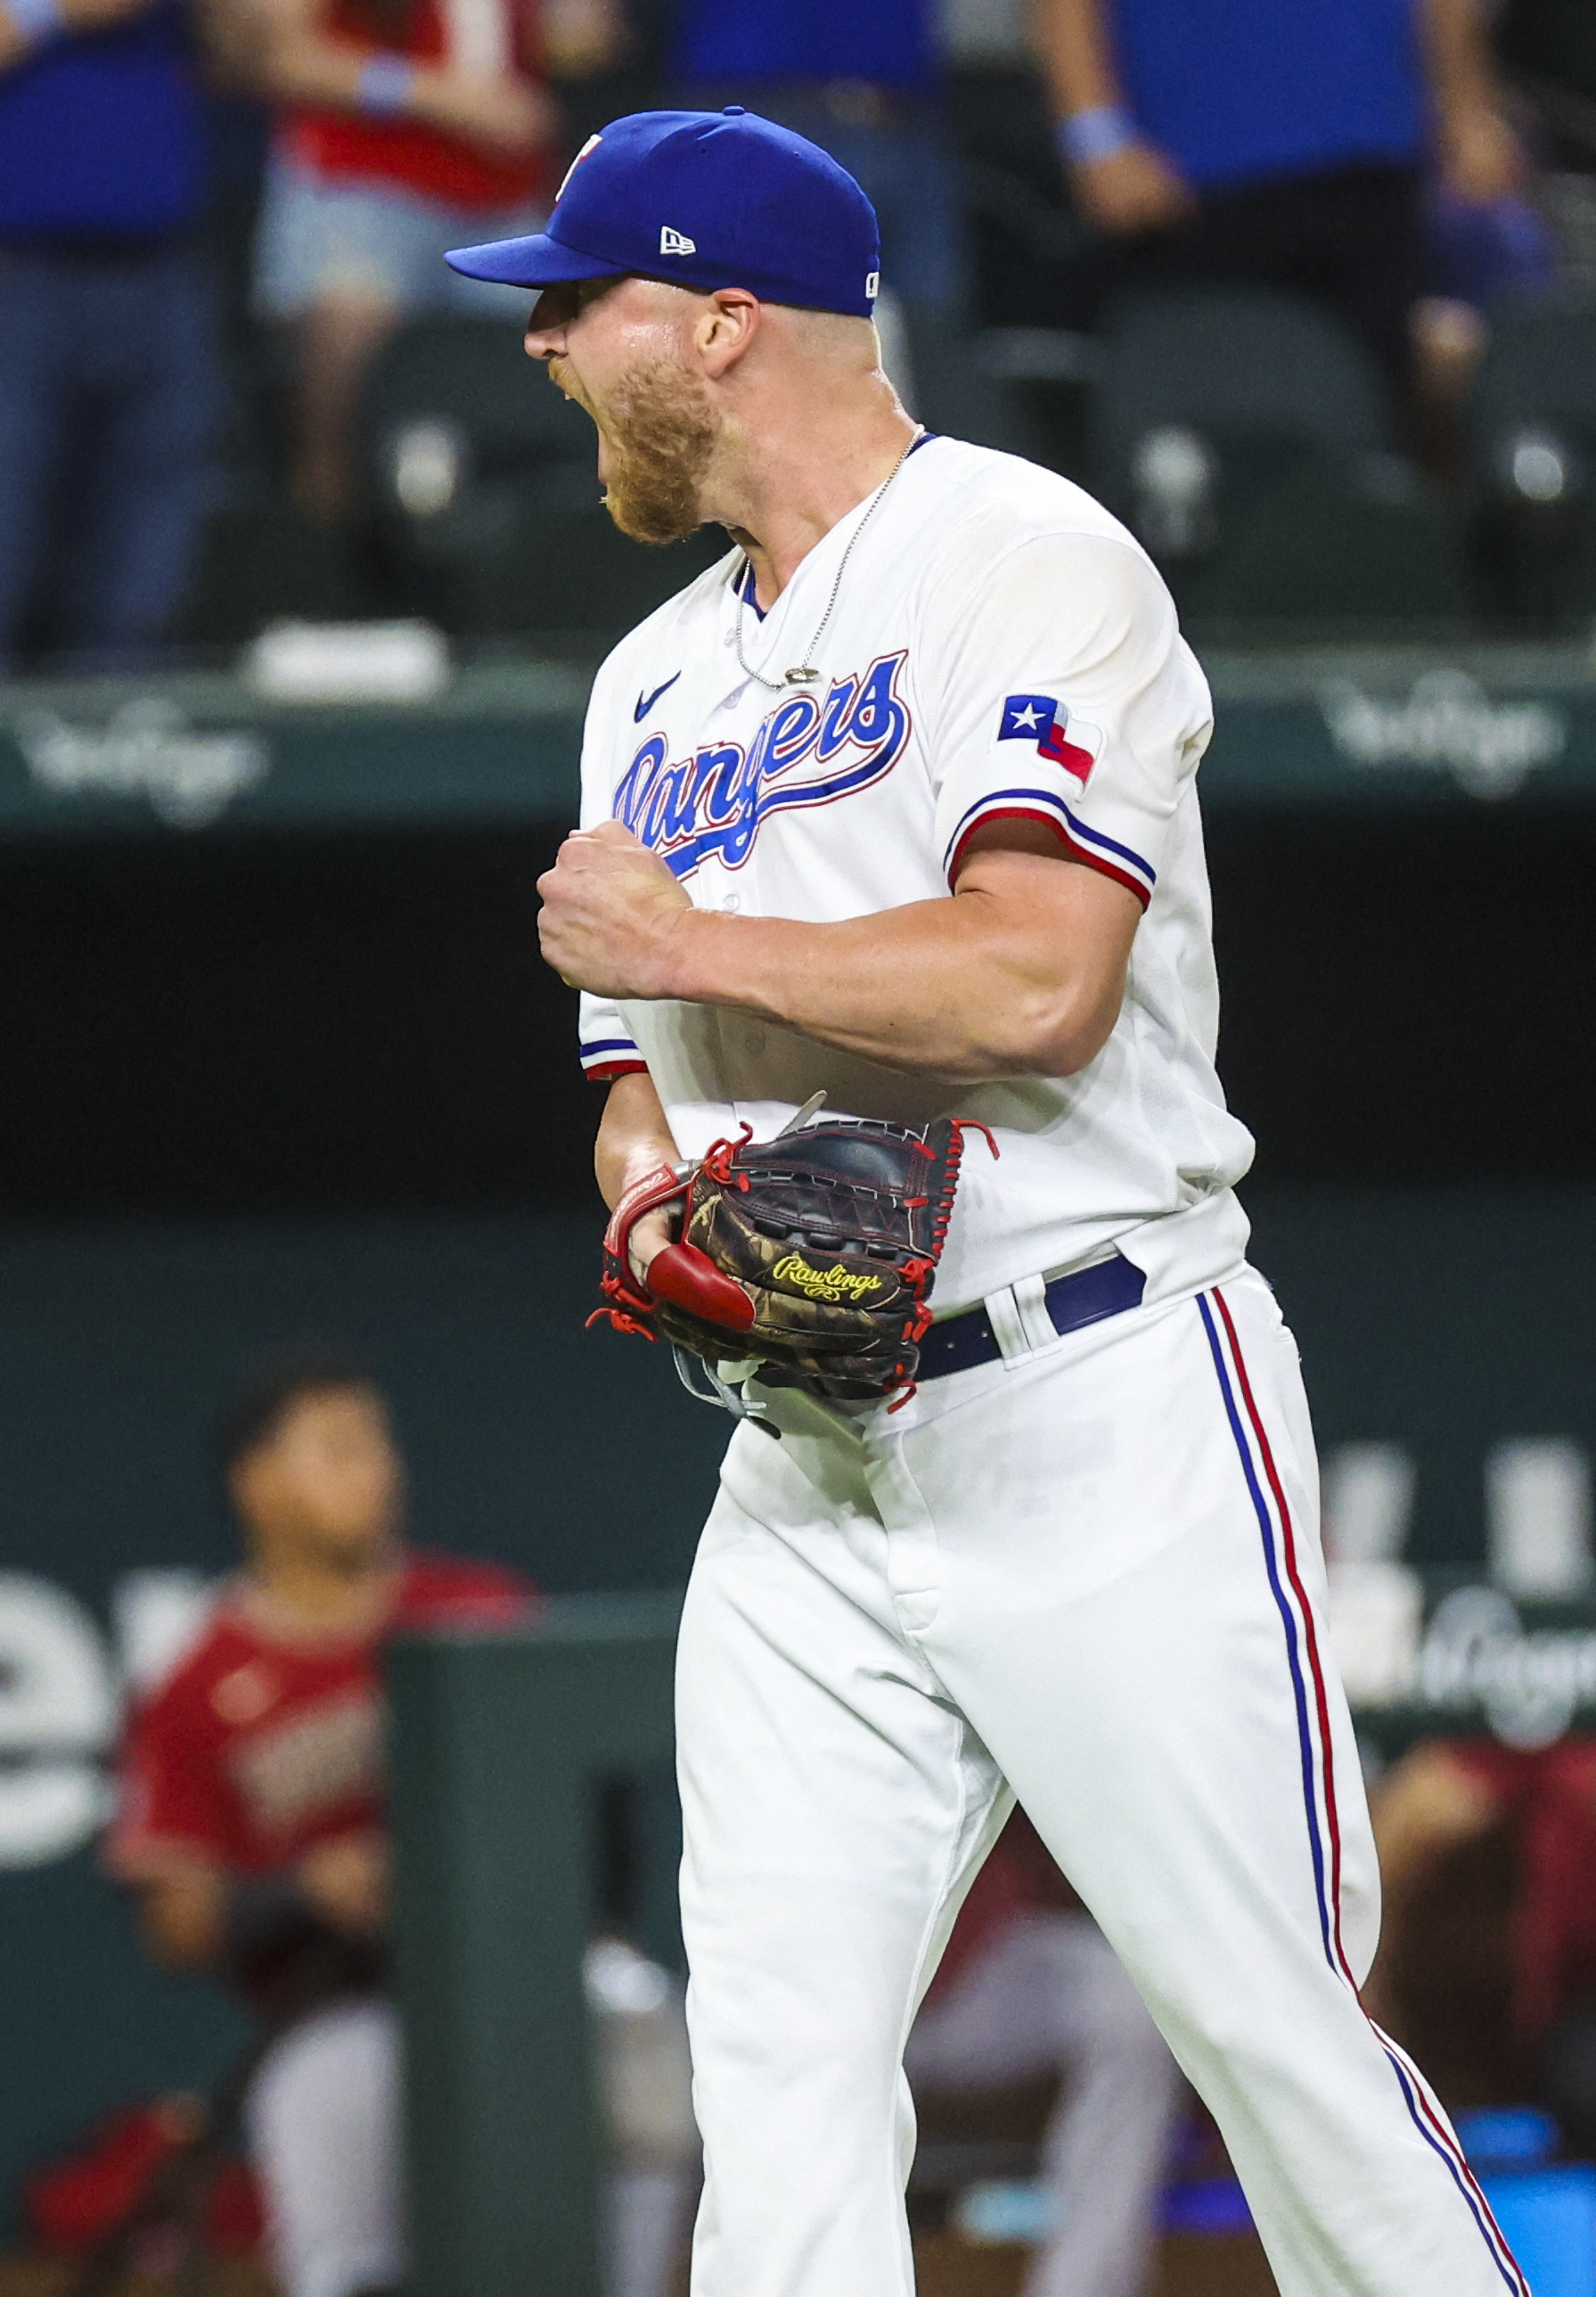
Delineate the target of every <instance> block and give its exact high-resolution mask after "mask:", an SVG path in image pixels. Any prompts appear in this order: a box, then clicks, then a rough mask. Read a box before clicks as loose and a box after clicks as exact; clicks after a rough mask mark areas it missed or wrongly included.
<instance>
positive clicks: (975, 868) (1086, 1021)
mask: <svg viewBox="0 0 1596 2297" xmlns="http://www.w3.org/2000/svg"><path fill="white" fill-rule="evenodd" d="M1044 835H1045V832H1044ZM964 900H974V901H979V902H982V903H983V905H984V906H985V907H986V909H987V910H988V912H989V918H990V923H989V925H988V928H987V929H988V933H989V934H990V936H991V946H992V948H993V951H994V952H995V953H998V954H1000V958H1001V960H1002V964H1003V969H1004V972H1005V973H1006V975H1007V976H1008V977H1009V978H1010V979H1011V980H1012V982H1013V983H1014V984H1015V986H1016V990H1018V991H1020V992H1023V993H1024V994H1025V995H1027V996H1034V997H1035V998H1037V999H1038V1000H1040V1001H1041V1009H1043V1010H1044V1011H1046V1012H1047V1013H1048V1015H1049V1026H1048V1028H1047V1031H1046V1036H1047V1040H1048V1043H1049V1048H1050V1050H1051V1055H1052V1058H1051V1061H1050V1064H1049V1067H1048V1068H1047V1070H1046V1071H1045V1074H1049V1075H1058V1076H1073V1075H1074V1074H1075V1073H1076V1072H1077V1071H1078V1070H1080V1069H1082V1068H1084V1067H1085V1066H1087V1065H1088V1063H1090V1062H1091V1061H1094V1060H1095V1059H1096V1058H1097V1057H1098V1053H1100V1052H1101V1051H1102V1050H1103V1047H1104V1046H1105V1044H1107V1041H1108V1039H1109V1036H1110V1035H1111V1034H1112V1033H1113V1029H1114V1025H1115V1022H1116V1021H1117V1020H1118V1018H1119V1015H1120V1009H1121V1007H1122V1006H1123V1003H1124V997H1125V977H1126V973H1127V970H1128V968H1129V966H1130V961H1131V943H1132V942H1133V941H1134V939H1135V937H1136V928H1137V926H1139V924H1140V923H1141V916H1142V910H1141V904H1140V902H1139V901H1138V900H1137V899H1136V897H1135V895H1134V894H1132V893H1129V892H1127V890H1126V889H1125V887H1124V886H1123V885H1117V884H1115V881H1114V880H1113V879H1112V878H1107V877H1103V876H1101V875H1100V874H1099V873H1098V871H1097V870H1094V869H1087V868H1085V867H1084V866H1083V865H1082V864H1080V863H1078V862H1075V861H1073V860H1068V859H1066V858H1065V857H1063V856H1062V855H1061V854H1060V853H1059V852H1058V849H1057V846H1055V847H1054V850H1053V852H1051V853H1048V852H1043V851H1040V850H1039V851H1034V852H1032V851H1020V850H1017V849H1016V847H1014V846H1013V845H1009V846H1007V847H1005V846H1002V845H991V846H987V847H985V848H983V850H982V851H980V852H973V853H972V854H971V855H970V856H969V858H968V859H967V860H966V862H965V864H964V866H963V867H962V869H960V871H959V875H958V885H957V886H956V888H955V902H956V903H957V902H960V901H964Z"/></svg>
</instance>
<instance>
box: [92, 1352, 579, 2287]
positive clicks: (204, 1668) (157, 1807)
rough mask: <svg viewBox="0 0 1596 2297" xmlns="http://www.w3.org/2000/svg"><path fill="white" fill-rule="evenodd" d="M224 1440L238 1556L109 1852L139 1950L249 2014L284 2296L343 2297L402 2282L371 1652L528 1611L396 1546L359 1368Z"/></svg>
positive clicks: (477, 1576)
mask: <svg viewBox="0 0 1596 2297" xmlns="http://www.w3.org/2000/svg"><path fill="white" fill-rule="evenodd" d="M218 1450H219V1459H220V1466H221V1469H222V1473H223V1475H224V1478H225V1479H226V1486H227V1491H228V1494H229V1497H230V1498H231V1501H232V1503H233V1507H234V1511H235V1513H236V1515H237V1517H238V1520H239V1523H240V1526H241V1527H242V1529H243V1535H244V1542H245V1547H246V1552H247V1553H246V1561H245V1564H244V1568H243V1570H242V1571H241V1572H240V1573H239V1574H238V1576H237V1577H235V1578H234V1579H233V1580H232V1581H230V1582H228V1583H227V1584H226V1585H224V1587H223V1588H222V1589H221V1591H220V1592H219V1593H218V1598H217V1600H216V1602H215V1605H214V1607H213V1609H212V1610H211V1612H210V1616H209V1618H208V1619H207V1621H206V1623H205V1624H204V1626H203V1627H202V1630H201V1632H200V1634H199V1635H198V1637H197V1639H196V1640H195V1641H194V1642H192V1643H191V1644H190V1646H189V1648H188V1649H187V1651H185V1653H184V1655H183V1656H182V1657H181V1658H180V1659H178V1660H177V1664H176V1666H175V1667H173V1668H172V1670H171V1671H170V1672H169V1674H168V1675H167V1676H166V1677H165V1679H164V1680H163V1681H162V1682H161V1683H160V1684H158V1685H157V1687H156V1688H155V1690H154V1692H152V1695H151V1696H150V1697H148V1698H147V1699H146V1700H144V1702H143V1703H142V1704H141V1706H140V1707H139V1708H137V1710H136V1712H135V1714H134V1715H133V1717H132V1719H131V1721H130V1724H129V1726H128V1735H127V1741H126V1746H125V1749H124V1752H123V1758H122V1767H121V1786H120V1797H119V1808H118V1811H117V1814H116V1816H115V1818H114V1820H113V1823H112V1826H111V1835H110V1838H109V1844H108V1855H109V1859H110V1864H111V1871H112V1873H114V1874H115V1875H116V1877H117V1878H118V1879H119V1881H122V1882H123V1883H125V1884H126V1885H128V1887H129V1888H130V1889H132V1890H133V1891H134V1892H135V1893H136V1896H137V1899H138V1904H139V1916H140V1922H141V1927H142V1930H143V1934H144V1940H145V1943H146V1945H147V1946H148V1947H149V1950H150V1952H151V1953H152V1955H153V1956H154V1957H155V1959H156V1960H157V1961H159V1962H160V1963H163V1964H167V1965H168V1966H170V1967H176V1968H180V1969H192V1970H205V1971H210V1972H214V1973H216V1974H217V1975H218V1976H220V1977H222V1978H224V1979H225V1980H226V1981H228V1982H229V1983H230V1984H231V1985H232V1986H234V1988H237V1989H238V1990H239V1991H241V1992H242V1993H243V1996H245V1998H246V1999H247V2000H248V2001H249V2002H250V2004H251V2006H252V2007H253V2008H254V2009H255V2011H256V2013H258V2015H259V2018H260V2019H261V2021H262V2024H263V2028H264V2030H265V2032H266V2034H267V2041H266V2044H265V2047H264V2049H263V2052H262V2054H261V2056H260V2059H259V2063H258V2065H257V2067H256V2070H255V2071H254V2075H253V2078H252V2079H251V2084H250V2087H249V2091H248V2095H247V2098H246V2101H245V2109H244V2122H245V2128H246V2133H247V2137H248V2142H249V2150H250V2153H251V2159H252V2161H253V2163H254V2166H255V2169H256V2171H257V2174H258V2175H259V2179H260V2183H261V2186H262V2190H263V2194H264V2197H265V2202H266V2211H267V2235H268V2245H269V2248H270V2252H271V2258H272V2263H273V2267H274V2269H275V2271H276V2275H277V2277H278V2280H279V2282H280V2283H281V2285H282V2288H283V2291H284V2297H356V2293H357V2292H369V2291H375V2290H379V2289H385V2288H389V2287H391V2286H392V2285H395V2284H396V2283H397V2282H398V2281H399V2278H400V2276H401V2274H402V2272H403V2269H404V2254H403V2235H402V2229H401V2220H400V2211H399V2164H398V2149H399V2058H398V2039H399V2038H398V2031H397V2024H396V2020H395V2016H394V2013H393V2010H392V2008H391V2005H390V2004H389V2003H388V2001H387V2000H386V1999H385V1998H384V1996H383V1990H382V1989H383V1933H384V1930H385V1927H386V1922H387V1916H388V1874H389V1851H388V1839H387V1833H386V1825H385V1815H384V1802H383V1796H384V1780H383V1700H382V1690H381V1681H380V1670H381V1664H382V1651H383V1644H384V1643H385V1642H386V1641H387V1640H388V1639H389V1638H390V1637H391V1636H392V1635H394V1634H400V1633H404V1632H407V1631H411V1630H415V1629H424V1628H430V1627H439V1626H475V1627H482V1626H487V1627H493V1626H513V1625H514V1624H516V1623H518V1622H520V1621H522V1620H523V1619H525V1618H526V1617H527V1616H528V1614H529V1611H530V1610H531V1606H532V1604H533V1602H534V1600H535V1599H534V1596H533V1593H532V1590H531V1587H530V1586H529V1585H528V1584H527V1583H526V1582H525V1581H524V1580H523V1579H522V1578H521V1577H518V1576H517V1575H516V1574H515V1573H514V1572H512V1571H508V1570H506V1569H504V1568H501V1567H500V1566H498V1565H497V1564H491V1563H475V1562H465V1561H463V1560H458V1559H457V1558H454V1557H451V1556H444V1555H436V1554H428V1553H425V1552H419V1551H416V1550H415V1549H412V1548H409V1547H407V1545H406V1544H405V1542H404V1539H403V1536H402V1529H401V1525H402V1513H403V1496H404V1470H403V1467H402V1464H401V1462H400V1460H399V1453H398V1450H397V1448H396V1446H395V1444H394V1440H393V1436H392V1433H391V1428H390V1425H389V1420H388V1414H387V1411H386V1409H385V1407H384V1404H383V1398H382V1396H381V1395H380V1394H379V1392H378V1390H377V1388H376V1387H375V1385H374V1382H373V1381H372V1379H371V1378H370V1376H369V1375H368V1374H367V1373H366V1371H364V1370H363V1369H362V1368H361V1367H360V1366H359V1365H358V1364H356V1363H352V1362H350V1361H345V1360H342V1359H340V1358H337V1357H333V1356H331V1355H328V1356H309V1355H306V1356H303V1357H301V1358H300V1359H298V1360H296V1361H294V1362H292V1363H284V1364H283V1365H280V1366H278V1367H276V1368H275V1369H273V1370H271V1371H268V1372H267V1373H266V1374H264V1375H263V1376H262V1377H261V1378H259V1379H258V1380H256V1381H255V1382H254V1383H253V1384H252V1385H251V1387H249V1388H248V1389H247V1390H246V1391H245V1392H244V1393H243V1395H241V1396H240V1397H239V1399H238V1401H237V1403H236V1404H234V1408H233V1410H232V1411H231V1412H229V1413H228V1415H227V1417H226V1421H225V1422H224V1425H223V1428H222V1429H221V1431H220V1438H219V1445H218Z"/></svg>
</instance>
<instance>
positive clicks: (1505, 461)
mask: <svg viewBox="0 0 1596 2297" xmlns="http://www.w3.org/2000/svg"><path fill="white" fill-rule="evenodd" d="M1468 476H1469V482H1470V494H1471V497H1472V501H1473V509H1474V520H1475V524H1474V539H1475V544H1476V551H1477V569H1478V572H1479V577H1480V580H1481V584H1482V590H1483V597H1484V603H1485V605H1486V607H1487V610H1488V611H1490V612H1491V613H1493V614H1494V615H1496V616H1497V617H1499V618H1501V619H1502V620H1505V621H1508V622H1520V623H1526V624H1529V625H1531V626H1534V627H1537V628H1542V629H1556V628H1558V627H1559V626H1567V624H1569V623H1571V622H1577V621H1578V620H1580V619H1581V618H1582V617H1583V616H1584V615H1586V614H1588V613H1590V612H1591V611H1592V607H1596V502H1593V498H1592V487H1593V484H1596V303H1592V302H1574V301H1566V302H1565V301H1558V302H1551V301H1549V302H1544V303H1517V304H1515V303H1505V304H1501V305H1499V306H1498V307H1497V308H1496V309H1495V310H1494V311H1493V313H1492V337H1491V342H1490V346H1489V348H1488V349H1487V350H1486V353H1485V358H1484V360H1483V361H1482V362H1481V366H1480V371H1479V375H1478V377H1477V381H1476V384H1475V390H1474V396H1473V400H1472V403H1471V405H1470V408H1469V419H1468Z"/></svg>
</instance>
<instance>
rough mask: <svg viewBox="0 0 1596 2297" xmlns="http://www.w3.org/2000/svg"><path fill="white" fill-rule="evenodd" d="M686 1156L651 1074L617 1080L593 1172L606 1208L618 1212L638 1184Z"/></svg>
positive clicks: (608, 1102) (595, 1151) (602, 1125)
mask: <svg viewBox="0 0 1596 2297" xmlns="http://www.w3.org/2000/svg"><path fill="white" fill-rule="evenodd" d="M680 1154H681V1151H680V1149H679V1148H678V1147H677V1145H676V1141H675V1140H674V1139H673V1137H672V1135H671V1132H670V1124H669V1121H668V1120H667V1118H666V1116H665V1111H664V1107H663V1106H662V1102H661V1100H660V1097H659V1094H658V1093H657V1092H656V1091H654V1080H653V1079H652V1077H650V1076H649V1075H648V1074H647V1073H646V1071H645V1072H639V1073H638V1074H634V1075H632V1076H622V1077H617V1078H616V1080H615V1082H614V1083H613V1085H612V1086H611V1087H610V1090H609V1095H608V1098H607V1099H606V1100H605V1110H604V1115H603V1116H602V1117H601V1118H600V1120H599V1126H598V1138H597V1140H596V1141H595V1142H594V1144H593V1170H594V1172H595V1173H596V1175H597V1179H598V1190H599V1194H600V1195H601V1196H602V1197H603V1198H604V1200H605V1204H606V1205H608V1206H611V1208H612V1209H613V1207H614V1206H616V1205H617V1204H619V1202H620V1201H621V1198H622V1197H623V1196H624V1195H625V1194H626V1191H627V1190H628V1189H629V1188H630V1186H631V1184H632V1182H633V1181H638V1180H641V1179H642V1177H643V1175H644V1173H652V1172H653V1171H654V1168H655V1167H656V1166H657V1165H670V1164H674V1163H675V1161H676V1159H677V1158H678V1157H679V1156H680Z"/></svg>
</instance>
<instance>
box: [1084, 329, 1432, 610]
mask: <svg viewBox="0 0 1596 2297" xmlns="http://www.w3.org/2000/svg"><path fill="white" fill-rule="evenodd" d="M1090 446H1091V463H1092V470H1093V474H1094V479H1095V483H1096V485H1097V487H1098V490H1099V491H1100V492H1101V493H1102V494H1103V496H1104V498H1105V499H1106V500H1107V501H1108V502H1109V503H1110V504H1111V505H1112V506H1113V507H1114V508H1115V510H1117V511H1118V512H1119V513H1120V514H1121V515H1122V516H1123V517H1124V518H1125V519H1126V520H1127V522H1128V523H1129V524H1130V525H1131V527H1132V528H1133V529H1134V530H1135V531H1136V532H1137V533H1138V534H1139V536H1140V537H1141V539H1143V541H1145V542H1146V543H1147V545H1148V548H1149V549H1150V550H1151V551H1152V553H1153V555H1154V556H1155V557H1156V558H1157V559H1158V561H1159V563H1160V564H1161V565H1162V566H1163V568H1164V572H1165V573H1166V574H1167V575H1168V577H1169V579H1170V581H1171V585H1172V588H1173V589H1174V592H1175V595H1176V597H1177V599H1178V600H1179V602H1180V604H1181V609H1182V612H1183V613H1186V614H1187V615H1188V616H1189V617H1191V618H1193V619H1200V620H1202V621H1204V622H1207V623H1208V624H1209V625H1211V626H1212V625H1213V624H1216V623H1225V624H1243V625H1245V624H1246V623H1248V622H1270V623H1273V624H1276V625H1278V624H1279V623H1280V622H1292V623H1296V624H1302V625H1305V626H1315V627H1318V628H1320V629H1323V630H1327V631H1329V630H1334V629H1337V628H1341V627H1350V626H1355V625H1362V624H1365V623H1371V622H1376V621H1378V620H1386V621H1388V620H1391V619H1396V620H1399V621H1403V622H1407V623H1408V624H1409V625H1410V626H1411V625H1413V624H1414V623H1415V622H1421V623H1451V622H1458V621H1460V620H1461V619H1463V618H1464V617H1466V615H1467V612H1468V594H1467V589H1466V585H1465V583H1464V580H1463V578H1462V575H1461V572H1460V563H1459V551H1458V546H1457V539H1456V537H1455V535H1454V533H1453V531H1452V520H1451V518H1450V516H1449V514H1448V511H1447V508H1446V506H1445V505H1444V502H1443V500H1442V498H1440V496H1439V494H1438V492H1437V490H1435V489H1434V488H1433V487H1432V486H1431V485H1430V484H1429V482H1427V480H1426V479H1425V478H1424V477H1423V476H1422V474H1421V473H1419V472H1418V471H1417V470H1416V469H1415V468H1413V467H1412V466H1411V465H1409V464H1408V463H1407V462H1405V461H1404V460H1403V458H1402V457H1400V456H1398V455H1397V454H1396V453H1395V452H1394V446H1393V437H1392V422H1391V416H1390V413H1389V410H1388V407H1387V402H1386V394H1385V392H1384V391H1383V389H1382V387H1381V384H1380V381H1379V378H1378V375H1377V374H1376V372H1375V370H1374V369H1373V367H1372V366H1371V365H1370V362H1369V360H1368V359H1367V358H1366V357H1365V355H1364V353H1363V352H1362V350H1361V348H1360V346H1359V345H1358V344H1357V342H1355V341H1354V340H1353V338H1352V337H1351V336H1349V335H1348V334H1347V333H1345V330H1344V329H1343V328H1342V327H1340V326H1339V325H1338V324H1337V322H1336V321H1335V320H1334V319H1333V318H1332V317H1329V315H1328V314H1327V313H1325V312H1323V311H1321V310H1320V309H1318V308H1317V307H1316V306H1314V305H1312V304H1311V303H1308V302H1306V301H1299V300H1297V299H1296V298H1294V297H1290V296H1286V295H1279V294H1273V293H1269V292H1263V291H1246V290H1239V289H1223V290H1220V289H1215V290H1213V291H1208V292H1195V291H1194V292H1189V293H1181V294H1170V295H1159V296H1142V297H1137V298H1135V299H1133V300H1131V301H1126V302H1125V303H1124V304H1123V305H1122V306H1121V307H1120V309H1119V310H1118V311H1117V313H1116V315H1115V319H1114V322H1113V324H1112V325H1111V327H1110V329H1109V333H1108V337H1107V344H1106V346H1105V355H1104V360H1103V367H1102V372H1101V375H1100V377H1099V380H1098V388H1097V391H1096V394H1095V398H1094V401H1093V407H1092V413H1091V418H1090Z"/></svg>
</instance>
